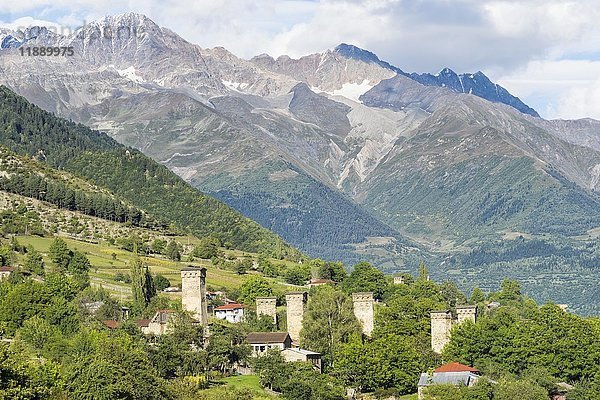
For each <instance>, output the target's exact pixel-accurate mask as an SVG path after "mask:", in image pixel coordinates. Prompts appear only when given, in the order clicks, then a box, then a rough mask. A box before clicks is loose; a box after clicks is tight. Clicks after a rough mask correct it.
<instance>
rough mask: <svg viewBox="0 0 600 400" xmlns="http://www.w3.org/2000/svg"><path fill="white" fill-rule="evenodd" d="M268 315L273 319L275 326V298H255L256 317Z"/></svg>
mask: <svg viewBox="0 0 600 400" xmlns="http://www.w3.org/2000/svg"><path fill="white" fill-rule="evenodd" d="M261 315H268V316H270V317H271V318H273V324H277V297H257V298H256V316H257V317H260V316H261Z"/></svg>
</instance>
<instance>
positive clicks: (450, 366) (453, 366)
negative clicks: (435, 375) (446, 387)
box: [434, 362, 480, 374]
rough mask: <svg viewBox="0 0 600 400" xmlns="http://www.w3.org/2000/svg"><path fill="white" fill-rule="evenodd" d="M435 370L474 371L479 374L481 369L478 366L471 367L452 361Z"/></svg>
mask: <svg viewBox="0 0 600 400" xmlns="http://www.w3.org/2000/svg"><path fill="white" fill-rule="evenodd" d="M434 372H473V373H476V374H479V373H480V371H479V370H478V369H477V368H473V367H469V366H468V365H464V364H461V363H457V362H451V363H448V364H445V365H442V366H441V367H439V368H436V369H435V371H434Z"/></svg>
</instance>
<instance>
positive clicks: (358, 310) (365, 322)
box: [352, 292, 373, 336]
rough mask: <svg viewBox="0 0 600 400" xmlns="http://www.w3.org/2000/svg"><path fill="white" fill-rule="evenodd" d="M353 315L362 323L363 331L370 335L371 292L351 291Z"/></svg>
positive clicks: (371, 318) (371, 329)
mask: <svg viewBox="0 0 600 400" xmlns="http://www.w3.org/2000/svg"><path fill="white" fill-rule="evenodd" d="M352 303H353V304H354V315H356V319H358V321H359V322H360V324H361V325H362V330H363V333H364V334H365V335H367V336H371V332H373V292H361V293H352Z"/></svg>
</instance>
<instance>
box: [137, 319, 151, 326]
mask: <svg viewBox="0 0 600 400" xmlns="http://www.w3.org/2000/svg"><path fill="white" fill-rule="evenodd" d="M135 324H136V325H137V326H139V327H140V328H147V327H148V326H149V325H150V320H149V319H138V320H137V321H135Z"/></svg>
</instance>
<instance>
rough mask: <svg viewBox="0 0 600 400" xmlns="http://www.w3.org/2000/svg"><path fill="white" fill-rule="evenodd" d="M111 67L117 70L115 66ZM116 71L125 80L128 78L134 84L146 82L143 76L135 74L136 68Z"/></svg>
mask: <svg viewBox="0 0 600 400" xmlns="http://www.w3.org/2000/svg"><path fill="white" fill-rule="evenodd" d="M111 67H113V68H115V67H114V65H111ZM115 70H116V71H117V73H118V74H119V75H120V76H121V77H123V78H127V79H129V80H130V81H132V82H135V83H145V82H146V81H145V80H144V78H142V77H141V76H139V75H138V74H136V72H135V68H134V67H133V66H131V67H129V68H125V69H117V68H115Z"/></svg>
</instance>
